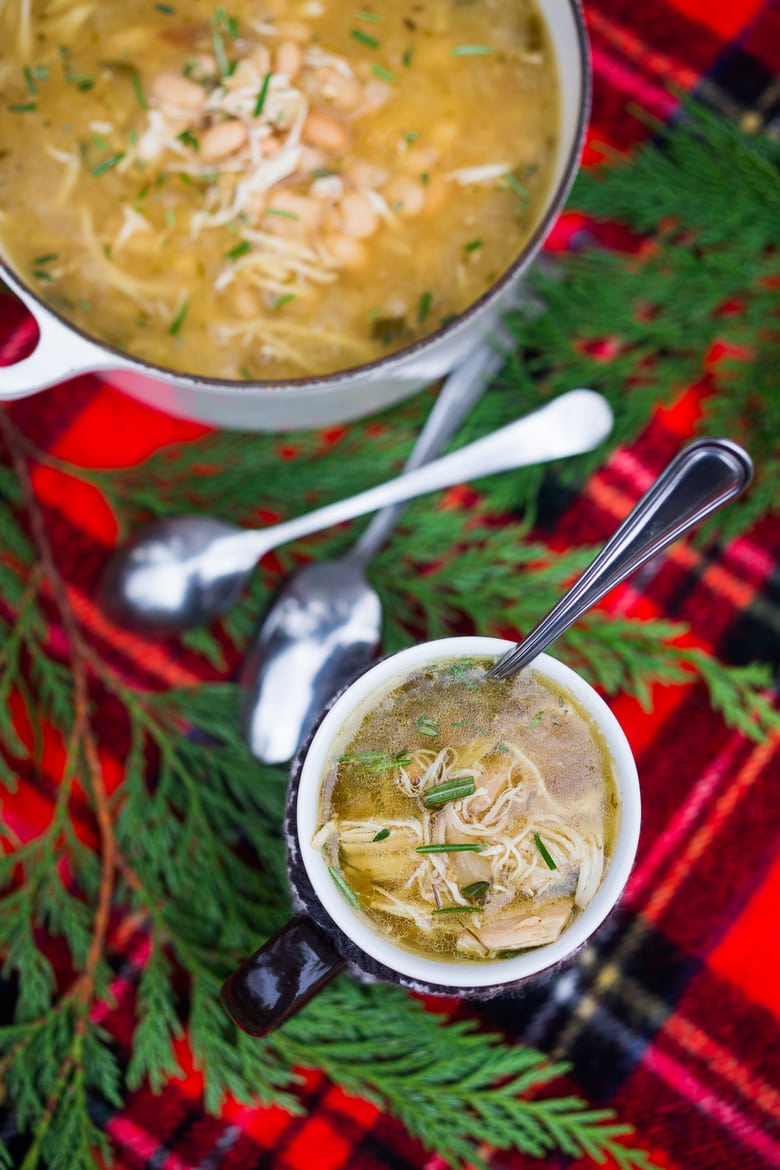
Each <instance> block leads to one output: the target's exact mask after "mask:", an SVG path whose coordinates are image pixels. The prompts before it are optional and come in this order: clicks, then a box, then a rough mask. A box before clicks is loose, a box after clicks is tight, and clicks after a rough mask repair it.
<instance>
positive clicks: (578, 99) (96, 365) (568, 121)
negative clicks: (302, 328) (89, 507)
mask: <svg viewBox="0 0 780 1170" xmlns="http://www.w3.org/2000/svg"><path fill="white" fill-rule="evenodd" d="M538 3H539V7H540V9H541V11H542V13H543V15H544V17H545V20H546V22H547V27H548V29H549V32H550V36H551V38H552V42H553V45H554V48H555V55H556V59H557V64H558V73H559V78H560V85H561V124H560V134H559V151H558V158H557V163H556V167H555V172H554V175H553V180H552V184H551V188H550V199H549V201H548V204H547V206H546V208H545V211H544V213H543V215H542V216H541V217H540V219H539V222H538V224H537V225H536V228H535V230H534V232H533V235H532V236H531V238H530V240H529V241H528V243H527V244H526V246H525V248H524V249H523V251H522V253H521V254H520V256H518V258H517V260H516V261H515V262H514V264H513V265H512V266H511V267H510V268H509V269H508V270H507V271H506V272H505V273H504V275H503V276H502V277H501V278H500V279H499V280H498V281H497V282H496V284H494V285H493V287H492V288H491V289H490V290H489V291H488V292H487V293H486V294H485V295H484V296H483V297H481V298H480V300H478V301H477V302H476V303H475V304H473V305H472V306H471V307H470V308H469V309H467V310H466V311H465V312H464V313H461V314H460V316H459V317H458V318H457V319H456V320H455V321H453V322H452V323H451V324H449V325H447V326H446V327H443V328H441V329H439V330H438V331H437V332H436V333H433V334H431V335H430V336H429V337H426V338H425V339H423V340H422V341H419V342H417V343H415V344H414V345H411V346H409V347H408V348H406V349H404V350H401V351H400V352H398V353H394V354H390V355H388V356H387V357H385V358H382V359H381V360H378V361H374V362H371V363H369V364H367V365H364V366H359V367H355V368H353V369H350V370H345V371H344V372H342V373H335V374H328V375H322V376H320V377H314V378H298V379H290V380H289V381H278V382H227V381H226V382H220V381H219V380H218V379H216V378H201V377H196V376H193V375H190V374H181V373H178V372H176V371H173V370H169V369H165V368H164V367H161V366H156V365H153V364H151V363H149V362H144V361H141V360H139V359H137V358H133V357H129V356H128V355H127V354H124V353H121V352H120V351H118V350H116V349H112V348H111V346H109V345H106V344H104V343H102V342H100V341H98V340H96V339H94V338H92V337H90V336H89V334H87V333H85V332H83V331H82V330H81V329H79V328H77V327H76V326H74V325H71V324H69V323H68V322H67V321H66V320H65V319H64V318H63V317H61V316H60V315H59V314H58V313H56V312H55V311H54V310H53V309H52V308H50V307H49V306H48V305H45V304H44V303H43V302H42V301H41V300H40V298H39V297H38V296H36V294H35V293H34V292H33V290H32V289H31V288H30V287H29V286H28V285H27V284H25V283H24V282H23V281H21V280H20V279H19V278H18V277H17V276H16V275H15V274H14V272H13V271H11V270H9V268H8V267H7V265H6V264H5V263H4V262H3V261H2V259H0V276H1V277H2V279H3V280H4V281H5V282H6V283H7V284H8V286H9V287H10V288H11V289H12V290H13V291H14V292H15V293H16V294H17V295H18V296H19V298H20V299H21V300H22V301H23V302H24V304H25V305H26V306H27V308H28V309H29V310H30V311H31V312H32V313H33V315H34V316H35V318H36V320H37V323H38V327H39V330H40V339H39V341H38V345H37V347H36V349H35V350H34V351H33V353H32V354H31V355H30V356H29V357H27V358H24V359H23V360H22V361H20V362H18V363H17V364H16V365H13V366H6V367H0V400H2V399H6V400H12V399H15V398H24V397H26V396H28V395H30V394H35V393H37V392H38V391H39V390H45V389H46V388H47V387H48V386H52V385H55V384H56V383H58V382H62V381H65V380H66V379H68V378H73V377H75V376H77V375H78V374H84V373H91V372H96V371H105V372H106V375H107V380H108V381H109V382H110V383H111V384H112V385H114V386H116V387H118V388H119V389H120V390H123V391H124V392H125V393H127V394H129V395H131V396H132V397H133V398H138V399H140V400H141V401H142V402H146V403H148V404H149V405H151V406H155V407H157V408H158V409H160V410H164V411H167V412H168V413H169V414H173V415H177V416H179V417H181V418H189V419H196V420H198V421H200V422H205V423H210V424H212V425H214V426H220V427H238V428H243V429H246V430H255V431H287V430H296V429H301V428H304V427H307V428H308V427H318V426H327V425H331V424H333V423H340V422H347V421H349V420H350V419H354V418H359V417H361V416H363V415H366V414H371V413H372V412H374V411H377V410H381V409H383V408H384V407H387V406H390V405H392V404H393V403H395V402H398V401H400V400H401V399H403V398H406V397H408V396H409V395H411V394H414V393H416V392H417V391H418V390H421V389H422V388H423V387H424V386H426V385H429V384H430V383H431V382H432V381H434V380H435V379H437V378H440V377H441V376H442V375H444V374H446V373H448V372H449V371H450V370H451V369H453V368H454V367H455V366H456V365H458V364H459V363H460V362H461V361H462V360H463V359H464V357H465V356H466V355H467V354H468V353H469V351H470V350H471V349H473V348H474V346H475V345H476V344H477V343H478V342H479V341H480V340H481V339H482V338H484V337H486V336H487V335H489V334H490V332H491V327H492V326H493V324H494V322H495V321H496V320H497V319H498V318H499V317H500V316H501V314H502V313H504V312H505V311H506V310H507V308H508V307H509V306H510V305H511V303H512V301H513V299H514V297H515V296H516V293H517V288H518V284H519V281H520V278H521V277H522V275H523V273H524V272H525V270H526V269H527V268H528V266H529V265H530V264H531V262H532V261H533V259H534V257H535V256H536V254H537V253H538V251H539V249H540V248H541V246H542V243H543V242H544V239H545V237H546V236H547V234H548V233H549V231H550V229H551V227H552V225H553V223H554V222H555V220H556V218H557V216H558V215H559V213H560V211H561V209H562V207H563V204H564V201H565V199H566V196H567V194H568V192H569V189H570V187H571V184H572V182H573V180H574V176H575V174H576V172H577V167H578V165H579V159H580V152H581V149H582V143H583V138H584V135H585V129H586V126H587V120H588V114H589V109H590V60H589V55H588V43H587V35H586V31H585V22H584V17H583V14H582V7H581V2H580V0H538Z"/></svg>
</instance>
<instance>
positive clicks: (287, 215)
mask: <svg viewBox="0 0 780 1170" xmlns="http://www.w3.org/2000/svg"><path fill="white" fill-rule="evenodd" d="M263 214H264V215H279V216H281V217H282V219H300V218H301V217H300V216H299V215H298V214H297V213H296V212H294V211H285V209H284V208H283V207H265V208H264V209H263Z"/></svg>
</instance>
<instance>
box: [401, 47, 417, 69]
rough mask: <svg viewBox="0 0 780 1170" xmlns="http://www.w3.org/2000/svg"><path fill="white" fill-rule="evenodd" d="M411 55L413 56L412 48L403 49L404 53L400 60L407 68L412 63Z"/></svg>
mask: <svg viewBox="0 0 780 1170" xmlns="http://www.w3.org/2000/svg"><path fill="white" fill-rule="evenodd" d="M413 56H414V49H404V55H403V57H402V58H401V61H402V63H403V64H404V65H405V66H406V68H407V69H408V68H409V66H410V65H411V63H412V57H413Z"/></svg>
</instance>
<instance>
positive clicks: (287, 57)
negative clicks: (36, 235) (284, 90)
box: [274, 41, 303, 81]
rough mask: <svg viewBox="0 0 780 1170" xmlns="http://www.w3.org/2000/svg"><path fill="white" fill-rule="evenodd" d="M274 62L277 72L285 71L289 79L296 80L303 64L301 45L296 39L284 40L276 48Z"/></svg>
mask: <svg viewBox="0 0 780 1170" xmlns="http://www.w3.org/2000/svg"><path fill="white" fill-rule="evenodd" d="M274 64H275V68H276V72H277V73H284V74H285V75H286V77H287V78H288V80H289V81H294V80H295V78H296V77H297V76H298V74H299V73H300V71H301V66H302V65H303V53H302V52H301V47H300V45H298V44H296V43H295V41H282V43H281V44H280V45H279V47H278V48H277V50H276V54H275V56H274Z"/></svg>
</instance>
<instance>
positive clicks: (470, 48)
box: [450, 45, 493, 57]
mask: <svg viewBox="0 0 780 1170" xmlns="http://www.w3.org/2000/svg"><path fill="white" fill-rule="evenodd" d="M492 52H493V49H492V47H491V46H490V45H453V46H452V48H451V49H450V56H452V57H489V56H490V55H491V53H492Z"/></svg>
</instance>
